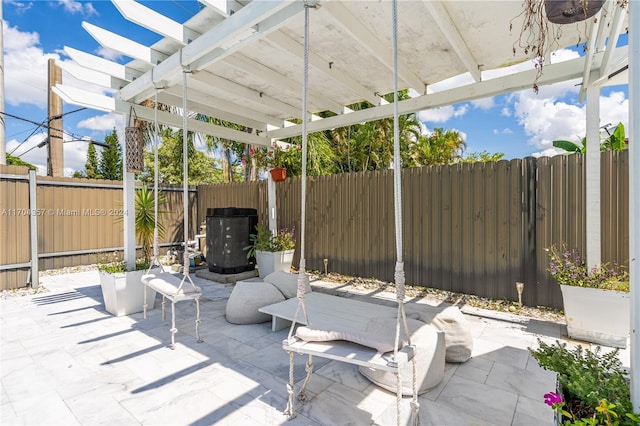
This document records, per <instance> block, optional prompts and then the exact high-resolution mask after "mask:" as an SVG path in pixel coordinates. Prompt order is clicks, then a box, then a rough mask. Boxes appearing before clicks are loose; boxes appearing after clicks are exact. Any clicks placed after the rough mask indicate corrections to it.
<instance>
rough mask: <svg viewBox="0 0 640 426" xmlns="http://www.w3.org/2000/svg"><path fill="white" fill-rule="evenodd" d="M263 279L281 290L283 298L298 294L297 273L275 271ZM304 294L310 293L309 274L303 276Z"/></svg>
mask: <svg viewBox="0 0 640 426" xmlns="http://www.w3.org/2000/svg"><path fill="white" fill-rule="evenodd" d="M264 281H265V282H267V283H271V284H273V285H274V286H276V287H277V288H278V290H280V292H282V294H283V295H284V297H285V298H287V299H291V298H292V297H296V296H297V295H298V274H291V273H289V272H285V271H275V272H272V273H270V274H269V275H267V276H266V277H264ZM304 286H305V294H306V293H311V285H310V284H309V276H306V277H305V285H304Z"/></svg>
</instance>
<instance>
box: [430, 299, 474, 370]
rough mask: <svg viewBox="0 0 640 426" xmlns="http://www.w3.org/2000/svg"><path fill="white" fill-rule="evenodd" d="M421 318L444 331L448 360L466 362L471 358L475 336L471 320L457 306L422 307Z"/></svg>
mask: <svg viewBox="0 0 640 426" xmlns="http://www.w3.org/2000/svg"><path fill="white" fill-rule="evenodd" d="M419 319H420V321H423V322H426V323H427V324H430V325H432V326H434V327H435V328H437V329H438V330H440V331H442V332H444V341H445V347H446V353H447V357H446V359H447V362H465V361H467V360H468V359H469V358H471V352H473V336H472V335H471V330H470V327H469V322H468V321H467V319H466V318H465V316H464V314H463V313H462V311H460V309H459V308H458V307H457V306H449V307H447V308H445V309H442V310H439V309H421V310H420V311H419Z"/></svg>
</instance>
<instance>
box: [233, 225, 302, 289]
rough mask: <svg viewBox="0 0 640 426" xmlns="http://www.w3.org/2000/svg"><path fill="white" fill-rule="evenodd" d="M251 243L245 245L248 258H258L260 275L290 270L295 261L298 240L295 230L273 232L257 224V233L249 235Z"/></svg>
mask: <svg viewBox="0 0 640 426" xmlns="http://www.w3.org/2000/svg"><path fill="white" fill-rule="evenodd" d="M249 241H250V242H251V244H250V245H248V246H246V247H244V250H246V251H247V259H250V258H252V257H255V258H256V264H257V265H258V275H259V276H260V277H261V278H264V277H266V276H267V275H269V274H270V273H272V272H274V271H289V270H290V269H291V263H292V262H293V254H294V252H295V247H296V241H295V239H294V230H293V229H291V230H288V229H281V230H280V231H278V232H277V233H275V234H273V233H272V232H271V231H270V230H269V229H267V228H266V227H264V226H262V225H260V224H258V225H256V233H255V234H251V235H250V236H249Z"/></svg>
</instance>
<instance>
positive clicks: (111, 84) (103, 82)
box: [56, 60, 127, 90]
mask: <svg viewBox="0 0 640 426" xmlns="http://www.w3.org/2000/svg"><path fill="white" fill-rule="evenodd" d="M56 65H57V66H58V67H60V68H61V69H62V70H63V71H65V72H68V73H69V74H70V75H71V76H73V77H74V78H76V79H78V80H81V81H86V82H88V83H92V84H96V85H98V86H101V87H106V88H108V89H114V90H119V89H122V88H123V87H124V86H126V85H127V81H125V80H121V79H119V78H116V77H113V76H111V75H109V74H105V73H102V72H99V71H95V70H92V69H89V68H85V67H83V66H80V65H78V64H77V63H75V62H68V61H66V62H65V61H60V60H56Z"/></svg>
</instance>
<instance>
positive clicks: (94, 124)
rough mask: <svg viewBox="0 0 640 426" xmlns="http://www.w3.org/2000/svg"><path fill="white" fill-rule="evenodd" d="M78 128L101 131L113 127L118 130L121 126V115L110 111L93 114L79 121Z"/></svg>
mask: <svg viewBox="0 0 640 426" xmlns="http://www.w3.org/2000/svg"><path fill="white" fill-rule="evenodd" d="M78 128H79V129H89V130H96V131H102V132H111V131H112V130H113V129H114V128H115V129H116V130H118V131H119V130H120V129H121V128H122V115H120V114H112V113H109V114H102V115H95V116H93V117H89V118H87V119H84V120H82V121H80V122H79V123H78Z"/></svg>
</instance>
